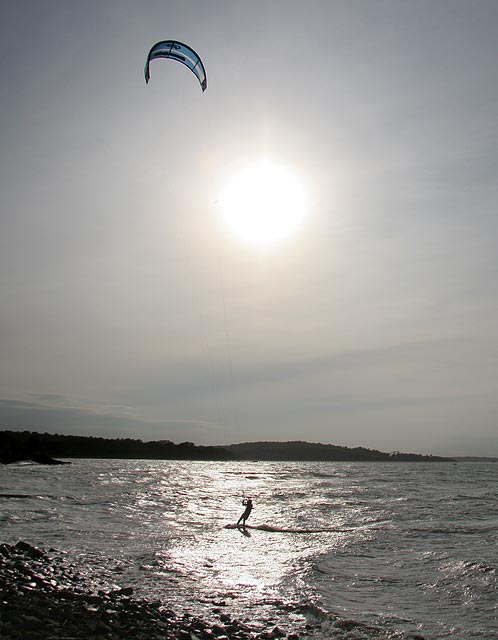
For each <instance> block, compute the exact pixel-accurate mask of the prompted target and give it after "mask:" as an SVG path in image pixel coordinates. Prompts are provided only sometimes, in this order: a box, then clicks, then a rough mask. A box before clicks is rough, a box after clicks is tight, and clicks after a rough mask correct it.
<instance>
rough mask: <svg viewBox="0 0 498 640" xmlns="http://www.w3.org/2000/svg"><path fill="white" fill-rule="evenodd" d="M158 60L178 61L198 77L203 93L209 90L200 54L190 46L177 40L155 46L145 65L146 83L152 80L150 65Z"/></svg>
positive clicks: (162, 42) (165, 41)
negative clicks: (169, 59)
mask: <svg viewBox="0 0 498 640" xmlns="http://www.w3.org/2000/svg"><path fill="white" fill-rule="evenodd" d="M156 58H171V60H177V61H178V62H181V63H182V64H184V65H185V66H187V67H188V68H189V69H190V71H192V73H193V74H194V75H195V76H196V77H197V79H198V80H199V82H200V84H201V89H202V91H206V89H207V75H206V69H205V68H204V65H203V63H202V60H201V59H200V57H199V56H198V54H197V53H196V52H195V51H194V50H193V49H192V48H191V47H189V46H188V45H186V44H183V43H182V42H178V41H177V40H162V41H161V42H158V43H157V44H155V45H154V46H153V47H152V49H151V50H150V51H149V55H148V56H147V62H146V63H145V82H146V83H148V82H149V80H150V73H149V64H150V61H151V60H156Z"/></svg>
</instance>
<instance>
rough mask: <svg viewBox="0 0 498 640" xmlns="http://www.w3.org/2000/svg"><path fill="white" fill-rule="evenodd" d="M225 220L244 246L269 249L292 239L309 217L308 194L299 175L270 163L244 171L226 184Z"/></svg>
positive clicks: (221, 203)
mask: <svg viewBox="0 0 498 640" xmlns="http://www.w3.org/2000/svg"><path fill="white" fill-rule="evenodd" d="M220 205H221V207H220V209H221V214H222V217H223V219H224V221H225V223H226V224H227V226H228V227H229V228H230V229H231V230H232V231H233V232H234V233H235V234H236V235H237V236H238V237H239V238H241V239H242V240H243V241H244V242H246V243H248V244H251V245H255V246H259V247H266V246H269V245H273V244H275V243H277V242H278V241H281V240H283V239H284V238H286V237H288V236H289V235H291V234H292V233H293V232H294V231H295V230H296V229H297V228H298V227H299V225H300V224H301V223H302V221H303V219H304V217H305V215H306V209H307V206H306V193H305V189H304V187H303V185H302V182H301V180H300V179H299V178H298V176H297V175H295V174H294V173H292V172H291V171H289V170H288V169H286V168H284V167H283V166H280V165H277V164H274V163H272V162H270V161H268V160H263V161H261V162H258V163H256V164H253V165H251V166H248V167H246V168H245V169H242V170H241V171H239V172H238V173H236V174H235V175H233V176H232V177H231V178H230V179H229V180H228V182H227V183H226V185H225V187H224V188H223V191H222V193H221V198H220Z"/></svg>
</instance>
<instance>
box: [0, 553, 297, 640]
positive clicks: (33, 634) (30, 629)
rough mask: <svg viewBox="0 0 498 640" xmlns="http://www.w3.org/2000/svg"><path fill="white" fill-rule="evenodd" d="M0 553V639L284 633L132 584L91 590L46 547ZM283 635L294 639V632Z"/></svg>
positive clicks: (230, 639)
mask: <svg viewBox="0 0 498 640" xmlns="http://www.w3.org/2000/svg"><path fill="white" fill-rule="evenodd" d="M0 557H1V561H0V593H1V598H0V638H1V639H2V640H21V639H22V640H26V638H28V637H29V640H54V639H56V638H57V639H62V638H64V639H67V640H89V639H92V640H94V639H96V640H100V639H102V640H104V639H105V640H122V639H123V638H126V640H145V639H146V640H211V639H212V640H215V639H216V640H262V639H263V638H280V637H283V636H284V635H285V634H284V633H283V632H282V631H281V630H280V629H278V627H275V628H274V629H267V630H264V631H261V629H260V628H258V629H256V628H251V627H249V626H248V625H246V624H243V623H239V622H237V621H236V620H233V619H232V618H231V616H230V615H228V614H227V613H222V614H221V612H220V615H219V618H220V623H219V624H216V623H208V622H206V621H204V620H202V619H201V618H199V617H197V616H193V615H191V614H189V613H183V614H182V615H178V614H176V613H175V612H174V611H172V610H171V609H170V608H168V607H167V606H165V605H164V603H162V602H160V601H155V602H150V601H148V600H144V599H137V598H134V597H133V588H132V587H127V586H125V587H116V586H114V585H113V587H112V588H110V589H109V590H105V589H97V590H95V589H94V588H93V587H92V586H91V585H89V584H87V582H86V580H85V578H84V577H83V575H82V574H81V572H80V571H78V567H77V566H76V565H74V564H70V563H67V562H66V561H65V558H64V554H63V552H57V551H56V550H55V549H50V551H49V553H46V552H45V551H43V550H42V549H39V548H37V547H34V546H32V545H30V544H29V543H28V542H25V541H20V542H18V543H17V544H15V545H10V544H0ZM28 594H29V595H28ZM216 604H217V605H218V606H226V603H225V602H217V603H216ZM289 637H291V638H292V640H299V636H298V635H296V634H291V636H289Z"/></svg>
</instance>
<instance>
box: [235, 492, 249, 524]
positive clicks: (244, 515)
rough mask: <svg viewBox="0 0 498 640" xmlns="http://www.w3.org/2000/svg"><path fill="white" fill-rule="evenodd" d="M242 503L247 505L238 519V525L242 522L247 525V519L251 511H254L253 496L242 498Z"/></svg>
mask: <svg viewBox="0 0 498 640" xmlns="http://www.w3.org/2000/svg"><path fill="white" fill-rule="evenodd" d="M242 504H243V505H244V507H245V511H244V513H243V514H242V515H241V516H240V518H239V519H238V521H237V526H239V524H240V523H241V522H242V526H243V527H245V526H246V520H247V518H248V517H249V516H250V515H251V511H252V500H251V498H247V499H244V500H242Z"/></svg>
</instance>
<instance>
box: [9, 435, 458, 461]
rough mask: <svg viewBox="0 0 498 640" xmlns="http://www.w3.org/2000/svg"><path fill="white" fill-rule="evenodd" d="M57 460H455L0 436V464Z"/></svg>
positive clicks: (332, 449) (327, 448)
mask: <svg viewBox="0 0 498 640" xmlns="http://www.w3.org/2000/svg"><path fill="white" fill-rule="evenodd" d="M61 458H66V459H67V458H106V459H109V458H114V459H145V460H211V461H228V460H234V461H235V460H256V461H287V462H290V461H308V462H455V459H454V458H446V457H442V456H432V455H422V454H418V453H403V452H400V451H392V452H390V453H386V452H383V451H377V450H376V449H367V448H365V447H354V448H350V447H343V446H338V445H333V444H322V443H321V442H304V441H288V442H243V443H240V444H230V445H223V446H221V445H220V446H203V445H195V444H194V443H193V442H181V443H180V444H175V443H174V442H171V441H169V440H158V441H151V442H143V441H142V440H136V439H131V438H113V439H110V438H96V437H88V436H72V435H59V434H50V433H38V432H36V431H0V463H3V464H9V463H13V462H18V461H21V460H33V461H34V462H39V463H42V464H57V463H58V462H60V459H61Z"/></svg>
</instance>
